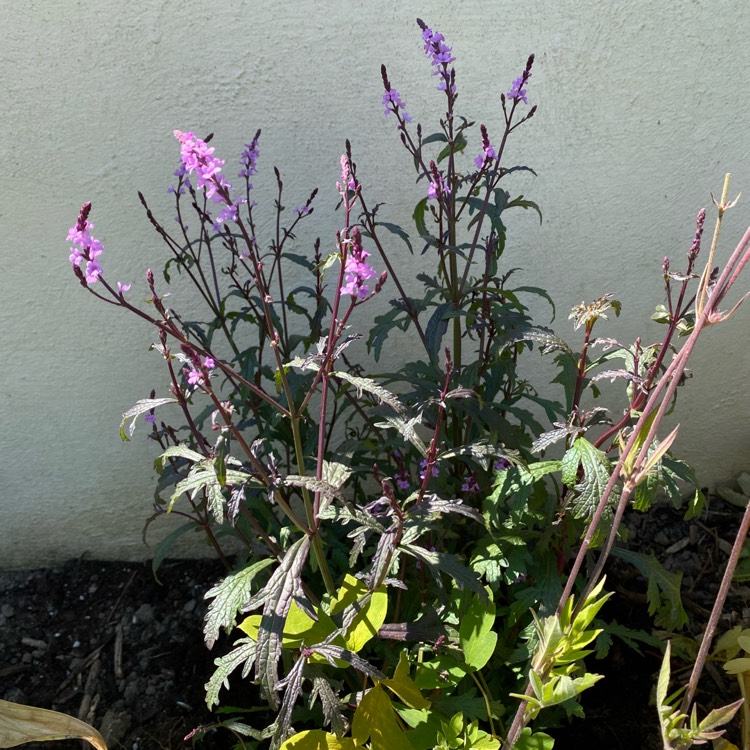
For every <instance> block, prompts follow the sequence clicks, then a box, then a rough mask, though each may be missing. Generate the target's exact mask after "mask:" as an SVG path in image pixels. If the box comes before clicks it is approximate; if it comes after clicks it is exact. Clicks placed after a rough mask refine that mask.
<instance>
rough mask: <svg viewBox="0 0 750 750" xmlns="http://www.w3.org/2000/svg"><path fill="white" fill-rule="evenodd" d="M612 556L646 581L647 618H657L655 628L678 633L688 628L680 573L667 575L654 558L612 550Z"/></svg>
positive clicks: (652, 556)
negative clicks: (629, 564) (637, 572)
mask: <svg viewBox="0 0 750 750" xmlns="http://www.w3.org/2000/svg"><path fill="white" fill-rule="evenodd" d="M612 554H613V555H615V556H616V557H619V558H620V559H622V560H625V561H626V562H629V563H631V564H632V565H635V567H636V568H638V570H640V572H641V573H642V574H643V576H644V577H645V578H646V580H647V581H648V589H647V591H646V597H647V598H648V611H649V614H650V615H654V614H655V615H656V617H655V622H656V624H657V625H658V626H660V627H663V628H666V629H667V630H680V629H682V628H683V627H684V626H685V625H687V622H688V616H687V613H686V612H685V609H684V607H683V606H682V598H681V596H680V586H681V584H682V571H679V570H678V571H674V572H672V573H670V572H669V571H668V570H667V569H666V568H665V567H664V566H663V565H662V564H661V563H660V562H659V561H658V560H657V559H656V557H654V555H645V554H643V553H641V552H633V551H632V550H629V549H623V548H621V547H614V548H613V549H612Z"/></svg>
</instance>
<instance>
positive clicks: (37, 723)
mask: <svg viewBox="0 0 750 750" xmlns="http://www.w3.org/2000/svg"><path fill="white" fill-rule="evenodd" d="M79 739H80V740H86V742H88V743H90V744H91V745H93V746H94V747H95V748H96V749H97V750H107V744H106V742H104V737H102V736H101V735H100V734H99V732H97V731H96V729H94V727H92V726H90V725H89V724H86V722H84V721H80V720H79V719H74V718H73V717H72V716H67V715H66V714H61V713H58V712H57V711H49V710H47V709H46V708H34V707H33V706H22V705H21V704H20V703H9V702H8V701H3V700H0V748H8V747H18V746H19V745H25V744H26V743H27V742H47V741H49V740H79Z"/></svg>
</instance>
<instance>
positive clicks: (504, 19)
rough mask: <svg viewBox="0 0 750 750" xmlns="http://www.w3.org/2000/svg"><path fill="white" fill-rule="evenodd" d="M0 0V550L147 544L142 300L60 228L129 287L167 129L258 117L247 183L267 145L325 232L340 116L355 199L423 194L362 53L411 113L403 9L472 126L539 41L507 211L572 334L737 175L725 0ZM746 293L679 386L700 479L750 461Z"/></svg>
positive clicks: (415, 78) (734, 89)
mask: <svg viewBox="0 0 750 750" xmlns="http://www.w3.org/2000/svg"><path fill="white" fill-rule="evenodd" d="M0 6H2V11H3V12H2V16H3V22H2V24H0V59H1V60H2V67H1V70H2V73H1V75H2V81H3V86H2V95H1V96H2V106H0V154H1V155H2V165H3V171H4V179H3V182H2V184H3V188H2V196H3V200H2V201H1V202H0V226H2V235H1V236H2V240H1V241H0V243H1V244H0V269H1V273H0V300H1V303H0V337H1V338H0V342H1V343H2V352H3V367H2V384H3V387H2V389H1V390H0V416H2V424H3V429H2V431H0V518H1V519H2V521H1V526H0V528H1V529H2V531H1V532H0V540H1V541H2V544H0V566H18V565H29V564H40V563H46V562H50V561H53V560H59V559H64V558H67V557H71V556H79V555H82V554H88V555H90V556H93V557H105V558H131V559H135V558H142V557H147V556H149V554H150V553H149V550H148V549H147V548H145V547H143V546H142V543H141V539H140V531H141V527H142V524H143V520H144V518H145V517H146V516H147V514H148V512H149V507H150V497H151V494H152V485H153V477H152V474H151V471H150V466H151V462H152V459H153V456H154V451H153V449H152V448H151V447H150V446H149V445H148V444H147V443H146V442H145V440H135V441H133V442H131V443H130V444H122V443H121V441H120V438H119V435H118V432H117V428H118V425H119V419H120V414H121V413H122V412H123V411H124V410H125V409H126V408H128V407H129V406H131V405H132V404H133V403H134V402H135V401H136V400H137V399H138V398H142V397H145V396H147V395H148V392H149V390H150V389H151V388H152V387H154V386H156V387H158V388H160V389H162V391H163V388H164V383H165V379H164V376H163V373H162V370H161V363H160V361H159V359H158V357H156V356H155V355H154V354H149V353H148V351H147V349H148V345H149V343H150V342H151V341H152V334H151V332H150V331H149V330H148V329H147V328H146V326H145V325H143V324H141V323H139V322H138V321H136V320H134V319H130V318H129V317H128V316H126V315H123V314H121V313H120V312H119V311H117V310H113V309H110V308H109V307H108V306H107V305H104V304H101V303H99V302H97V301H96V300H94V299H93V298H92V297H91V296H90V295H88V294H87V293H85V292H84V291H83V290H82V289H81V288H80V287H79V286H78V284H77V283H76V281H75V279H74V278H73V275H72V273H71V269H70V265H69V263H68V259H67V256H68V245H67V243H66V241H65V235H66V233H67V229H68V227H69V226H71V224H72V223H73V222H74V220H75V216H76V213H77V211H78V208H79V207H80V205H81V203H82V202H83V201H84V200H88V199H90V200H92V201H93V203H94V211H93V215H92V220H93V221H94V223H95V225H96V235H97V237H99V238H100V239H101V240H102V241H103V242H104V244H105V248H106V251H105V255H104V256H102V262H103V264H104V266H105V270H106V271H107V274H108V276H109V277H110V278H112V279H121V280H123V281H133V282H135V285H136V287H140V289H141V290H142V289H143V272H144V270H145V268H147V267H148V266H153V267H154V268H160V267H161V265H162V263H163V259H164V257H165V256H164V250H163V249H162V246H161V245H160V242H159V241H158V238H157V237H156V236H155V235H154V234H153V233H152V232H151V231H150V230H149V227H148V226H147V224H146V222H145V220H144V217H143V215H142V211H141V209H140V207H139V204H138V201H137V196H136V190H138V189H140V190H142V191H143V192H144V193H145V194H146V195H147V196H149V198H150V199H151V201H152V203H153V205H154V207H155V208H156V209H159V208H161V211H160V214H161V216H163V217H165V218H168V217H169V216H171V213H170V211H171V209H170V206H169V202H168V199H167V196H166V195H165V192H164V191H165V188H166V187H167V186H168V185H169V184H170V182H171V179H172V177H171V173H172V170H173V169H174V167H175V166H176V163H177V159H178V148H177V144H176V142H175V140H174V138H173V137H172V135H171V133H172V130H173V129H174V128H180V129H182V130H194V131H196V132H197V133H207V132H209V131H214V132H215V133H216V136H215V140H214V144H213V145H215V146H216V148H217V152H218V153H220V154H221V155H222V156H223V157H224V158H226V159H227V162H228V163H229V162H231V161H232V160H234V159H236V156H237V155H238V154H239V152H240V150H241V148H242V145H243V144H244V143H245V142H247V141H248V140H249V139H250V137H252V135H253V134H254V132H255V130H256V129H257V128H258V127H262V128H263V136H262V142H261V151H262V157H261V174H260V176H259V177H258V179H257V180H255V183H256V185H258V186H261V187H260V190H261V191H262V190H263V188H262V185H263V184H265V185H269V186H270V185H271V184H272V181H273V177H272V171H271V167H272V165H274V164H277V165H278V166H279V167H280V168H281V170H282V172H283V174H284V177H285V182H286V186H287V190H288V193H287V196H288V199H289V202H290V204H291V205H297V204H298V203H302V202H303V200H304V199H305V198H306V196H307V195H308V193H309V190H310V189H311V188H312V187H315V186H319V187H320V188H321V195H320V197H319V199H318V202H317V206H318V208H317V211H316V215H315V217H313V219H314V220H313V221H311V222H310V223H309V224H308V229H307V231H308V235H307V236H308V238H309V237H314V236H315V235H316V234H321V235H322V236H324V237H325V236H328V237H330V238H332V237H333V233H334V232H335V229H336V227H337V221H338V216H334V215H333V214H332V211H331V210H330V209H332V207H333V205H334V203H335V197H336V196H335V188H334V183H335V180H336V178H337V175H338V171H337V169H338V164H337V162H338V157H339V155H340V153H341V151H342V146H343V142H344V139H345V138H347V137H348V138H350V139H351V141H352V144H353V147H354V152H355V159H356V161H357V162H358V164H359V169H360V172H359V174H360V178H361V180H362V182H363V183H365V185H366V188H367V190H368V191H369V193H370V195H371V196H372V198H371V201H372V202H374V199H377V200H385V201H387V202H388V204H389V209H388V210H389V211H391V212H392V213H391V214H390V216H391V218H392V220H394V221H396V222H401V223H403V224H404V225H408V224H409V216H410V213H411V211H412V209H413V205H414V202H415V197H416V196H417V195H418V192H417V189H416V188H415V187H414V185H413V178H412V173H411V171H410V170H409V164H408V156H407V154H406V153H405V152H404V151H403V150H401V149H400V148H399V145H398V143H397V140H396V137H395V133H394V129H393V123H392V122H391V121H390V120H385V119H384V118H383V116H382V107H381V104H380V98H381V94H382V91H381V82H380V73H379V68H380V64H381V63H382V62H385V63H386V64H387V65H388V69H389V73H390V77H391V80H392V82H393V84H394V86H396V87H397V88H398V89H399V91H400V92H401V94H402V96H403V97H404V99H405V100H406V103H407V105H408V110H409V112H410V113H411V114H412V115H413V116H414V117H415V119H420V120H423V121H425V122H427V120H428V118H429V117H433V116H434V114H435V112H436V111H437V109H436V107H437V106H438V105H440V106H442V101H441V100H440V98H439V96H440V95H438V94H437V93H436V92H435V91H434V79H432V78H431V76H430V68H429V63H428V61H427V60H426V59H425V58H424V56H423V54H422V51H421V44H420V34H419V30H418V28H417V27H416V25H415V23H414V18H415V16H417V15H420V16H422V17H423V18H424V19H425V20H426V21H427V22H428V23H429V24H430V25H431V26H432V27H433V28H437V29H439V30H440V31H442V32H443V33H444V34H445V36H446V38H447V40H448V43H449V44H451V45H452V46H453V51H454V54H455V56H456V58H457V61H456V67H457V71H458V85H459V90H460V100H459V102H460V105H461V106H460V109H461V110H462V111H463V112H464V113H466V114H467V115H468V116H470V117H475V118H476V119H477V120H480V121H482V122H486V124H487V125H488V126H489V127H490V130H491V131H492V129H493V125H494V126H496V127H497V128H499V125H498V123H499V122H500V119H501V112H500V109H499V102H498V97H499V93H500V92H501V91H505V90H507V88H508V85H509V83H510V81H511V80H512V79H513V78H514V77H516V76H517V75H519V73H520V71H521V69H522V67H523V64H524V62H525V60H526V57H527V55H528V53H529V52H535V53H536V55H537V61H536V65H535V68H534V75H533V78H532V85H531V88H530V97H531V101H532V102H533V103H536V104H538V106H539V110H538V114H537V116H536V117H535V118H534V119H533V120H532V121H531V122H530V123H529V124H528V125H527V126H525V127H524V128H522V129H521V131H520V132H519V134H518V137H517V138H515V139H514V141H513V143H512V147H511V149H510V151H509V156H508V158H509V160H511V161H514V162H518V163H526V164H529V165H531V166H533V167H534V168H536V169H537V170H538V172H539V177H538V178H537V179H534V180H524V181H523V182H521V180H520V179H519V180H518V181H517V182H516V183H515V184H516V186H517V187H518V188H519V190H522V191H523V192H525V193H526V194H527V195H528V196H529V197H531V198H533V199H535V200H537V201H538V202H539V203H540V205H541V206H542V209H543V211H544V215H545V220H544V224H543V225H542V226H541V227H539V226H538V224H537V223H535V221H534V218H533V217H532V216H530V215H529V216H525V215H521V214H520V213H519V214H517V215H516V217H515V218H514V220H513V222H512V223H511V225H510V237H509V243H508V251H507V255H506V259H507V263H508V265H510V266H522V267H523V268H524V272H525V275H524V280H525V282H526V283H529V284H535V285H539V286H543V287H547V288H548V289H549V291H550V292H551V294H552V295H553V297H554V298H555V299H556V301H557V303H558V311H559V315H558V319H557V321H556V323H555V326H556V328H557V330H558V331H559V332H560V333H562V334H563V335H565V336H567V337H569V339H570V340H575V339H574V336H573V334H572V332H571V331H570V329H569V327H568V323H567V321H566V317H567V311H568V310H569V308H570V306H571V305H572V304H574V303H576V302H579V301H580V300H581V299H593V298H594V297H597V296H599V295H601V294H603V293H605V292H610V291H611V292H614V293H615V294H616V296H617V297H618V298H619V299H620V300H621V301H622V302H623V305H624V315H623V317H622V318H621V319H620V320H618V321H616V322H615V323H614V324H612V325H611V326H610V327H609V328H608V329H607V332H606V333H607V334H608V335H613V336H617V337H618V338H619V339H620V340H631V339H632V338H633V337H634V336H635V335H637V334H638V333H641V332H643V326H644V322H645V321H647V319H648V318H649V316H650V314H651V312H652V310H653V307H654V305H655V304H656V303H658V302H660V301H661V298H662V286H661V281H660V277H659V272H658V269H659V266H660V263H661V259H662V257H663V256H664V255H666V254H669V255H671V256H672V257H674V258H678V257H680V256H681V255H682V254H683V253H684V252H685V251H686V250H687V248H688V247H689V244H690V240H691V237H692V233H693V230H694V219H695V214H696V211H697V209H698V208H700V207H701V206H704V205H708V203H709V198H708V191H709V190H713V191H714V192H715V193H718V192H719V191H720V189H721V184H722V179H723V175H724V173H725V172H726V171H732V173H733V183H732V184H733V187H732V193H733V194H734V193H736V192H738V191H739V190H744V191H745V194H746V195H748V196H750V159H749V153H748V150H749V147H750V124H749V119H748V118H749V116H750V103H749V101H748V95H747V94H748V74H747V71H748V70H750V46H749V45H748V44H747V32H748V29H750V5H748V4H747V3H745V2H738V1H737V0H692V2H682V3H674V2H668V1H667V0H649V1H648V2H647V1H646V0H631V1H630V2H627V3H615V2H611V3H610V2H601V0H561V1H559V2H551V1H550V0H527V1H526V2H524V3H511V2H506V1H505V0H501V1H496V2H480V1H479V0H473V1H471V0H464V1H459V0H454V1H453V2H448V1H447V0H433V1H432V2H424V3H420V4H417V3H411V2H404V1H403V0H369V1H368V2H350V1H347V0H337V1H336V2H333V1H331V2H317V1H315V0H294V1H293V2H287V3H279V2H269V1H268V0H256V1H255V2H231V3H230V2H224V1H223V0H221V1H219V0H217V1H213V2H205V0H180V1H179V2H178V1H177V0H137V1H136V2H129V3H125V2H121V1H120V0H117V1H115V0H78V1H77V2H75V1H74V0H28V2H26V3H23V4H19V3H14V2H10V0H4V2H0ZM506 187H508V188H509V189H512V186H511V185H510V183H509V184H508V185H506ZM419 190H421V186H420V188H419ZM266 215H267V216H268V218H269V220H270V216H271V214H270V212H268V213H267V214H266ZM709 216H710V217H711V218H710V219H709V222H708V225H709V226H711V227H712V226H713V215H712V214H711V213H710V212H709ZM749 223H750V197H748V199H747V200H746V201H745V202H744V203H742V204H740V206H739V207H738V208H736V209H735V210H734V211H733V212H731V213H730V214H729V215H728V216H727V220H726V222H725V229H724V234H723V245H724V253H725V255H726V254H727V250H728V248H729V246H730V245H731V246H733V244H734V243H733V241H736V239H738V238H739V236H740V234H741V232H742V230H743V229H744V227H745V226H746V225H747V224H749ZM745 284H746V286H747V287H750V275H748V277H747V280H746V282H745ZM175 307H179V305H178V304H177V303H176V302H175ZM749 314H750V313H748V312H747V311H746V310H743V311H742V312H741V314H739V315H738V316H737V317H736V318H735V320H734V321H733V322H732V323H730V324H728V325H726V326H722V327H720V328H718V329H716V330H712V331H709V332H708V335H707V336H706V337H705V340H704V341H703V342H702V345H701V347H700V349H699V351H698V353H697V356H696V359H695V361H694V362H693V372H694V378H693V381H692V382H691V383H690V386H689V393H690V398H691V401H690V404H689V405H688V403H687V400H686V395H687V392H685V394H684V395H682V397H681V404H680V406H681V407H682V408H681V411H680V413H679V421H680V422H681V423H682V431H681V436H680V439H679V442H678V445H677V449H678V452H679V453H680V454H681V455H682V456H684V457H685V458H687V459H688V460H691V461H693V462H694V464H695V465H696V467H697V469H698V471H699V473H700V476H701V478H702V479H703V481H704V482H706V483H714V482H717V481H721V480H724V479H726V478H728V477H730V476H731V475H733V474H734V473H736V472H738V471H740V470H743V469H747V468H748V466H749V465H750V450H749V448H750V424H749V423H748V414H749V413H750V393H748V391H747V389H746V387H745V384H746V382H747V374H748V367H749V366H750V347H749V346H748V345H749V344H750V333H749V332H748V320H750V318H749V317H748V315H749ZM404 347H405V348H406V347H408V342H404ZM394 356H398V353H397V352H394ZM531 366H533V367H535V366H536V364H535V363H533V362H532V365H531Z"/></svg>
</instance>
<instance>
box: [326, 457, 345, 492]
mask: <svg viewBox="0 0 750 750" xmlns="http://www.w3.org/2000/svg"><path fill="white" fill-rule="evenodd" d="M351 475H352V470H351V468H350V467H349V466H347V465H346V464H340V463H336V462H335V461H326V460H324V461H323V480H324V481H326V482H328V484H330V485H331V486H332V487H335V488H336V489H337V490H340V489H341V488H342V487H343V486H344V485H345V484H346V482H347V480H348V479H349V477H350V476H351Z"/></svg>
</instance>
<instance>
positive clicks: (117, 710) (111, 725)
mask: <svg viewBox="0 0 750 750" xmlns="http://www.w3.org/2000/svg"><path fill="white" fill-rule="evenodd" d="M118 703H120V704H121V703H122V701H118ZM123 709H124V706H122V705H120V706H112V708H110V709H109V710H108V711H107V713H105V714H104V716H103V717H102V720H101V723H100V725H99V731H100V732H101V733H102V735H103V736H104V739H105V740H106V741H107V744H108V745H109V746H110V747H113V746H117V745H119V744H120V743H121V741H122V739H123V737H125V734H126V733H127V731H128V729H130V726H131V725H132V723H133V720H132V718H131V716H130V714H129V713H127V712H126V711H124V710H123Z"/></svg>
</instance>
